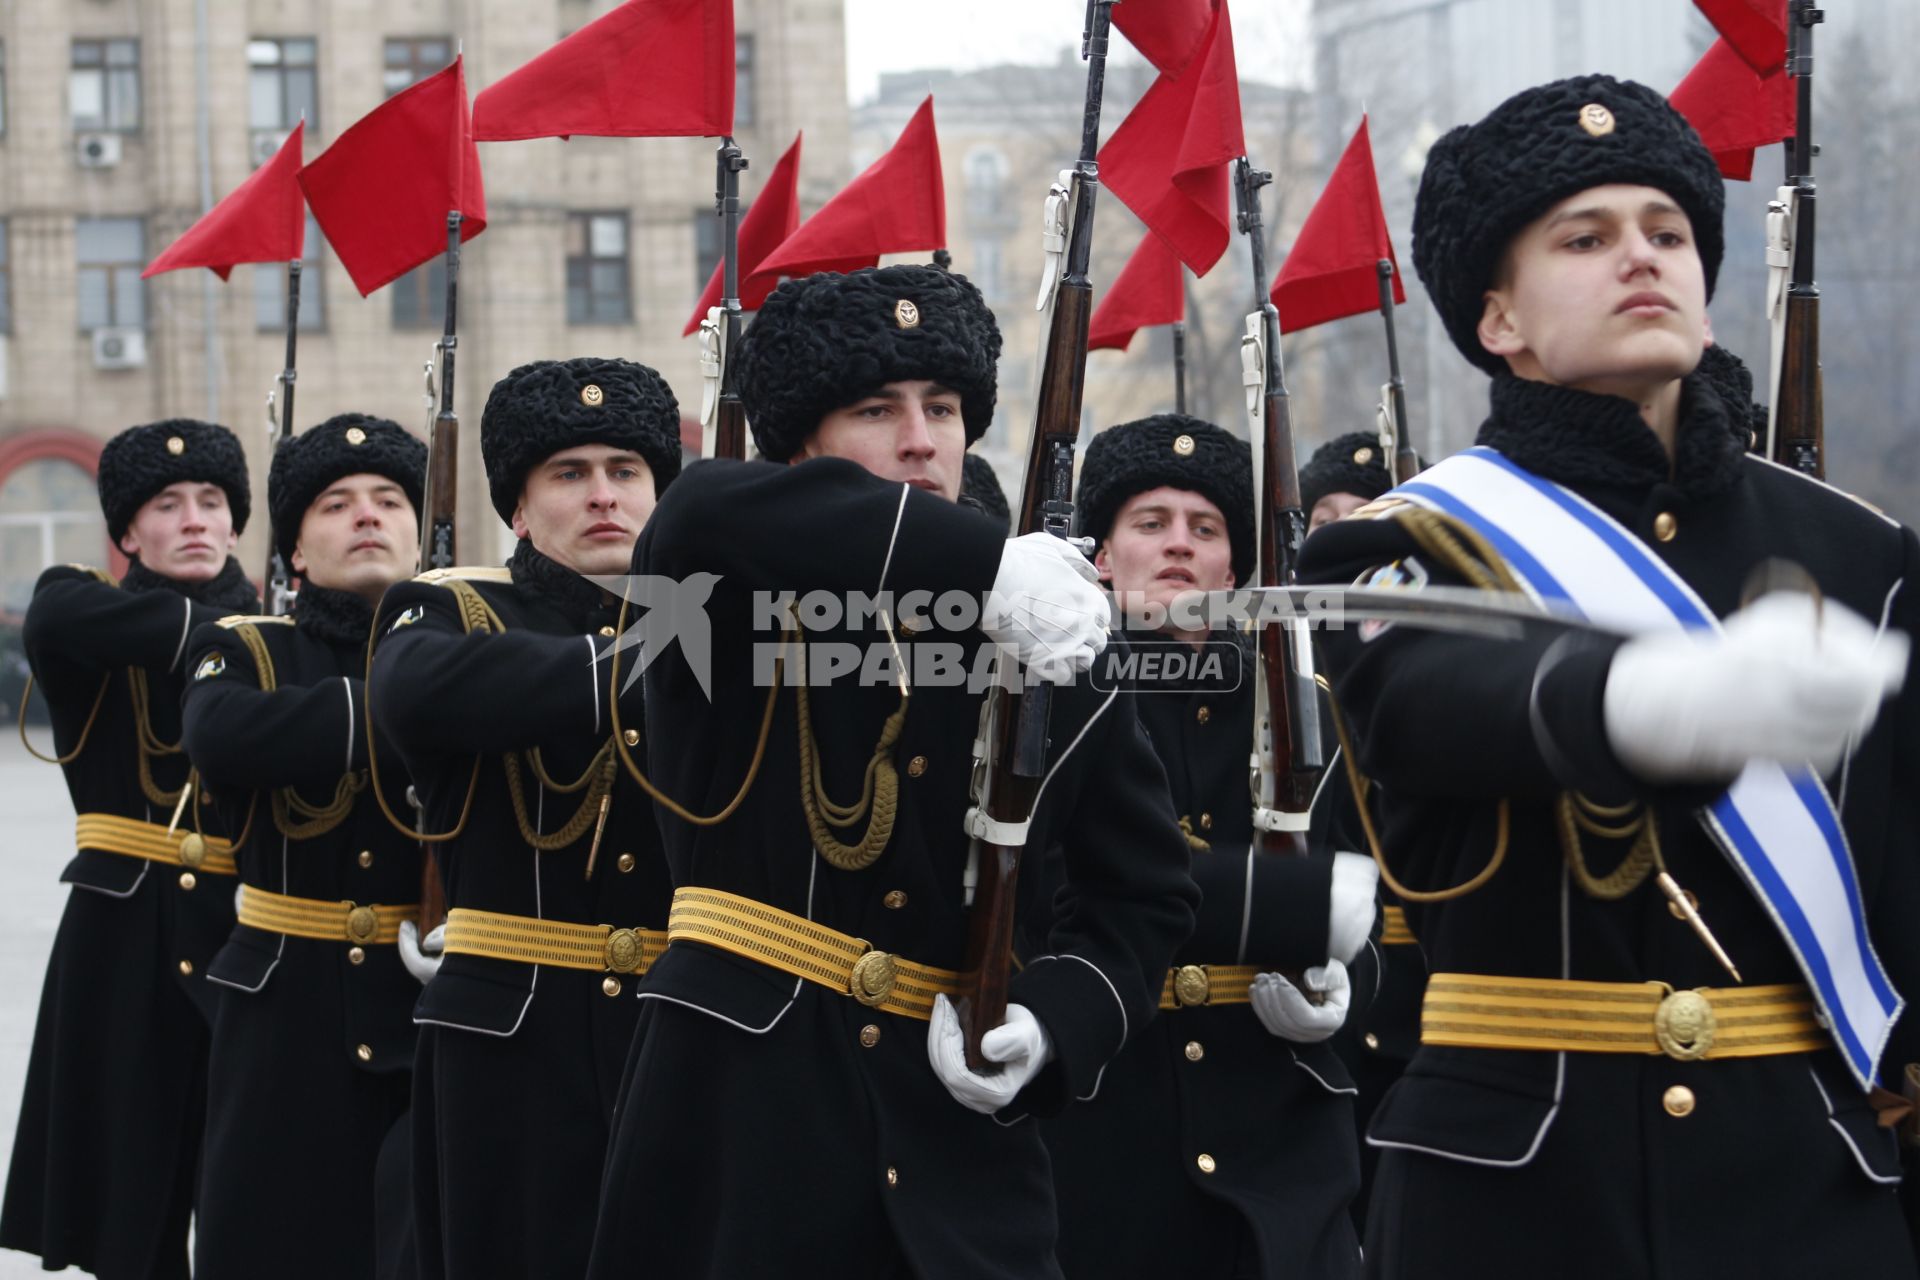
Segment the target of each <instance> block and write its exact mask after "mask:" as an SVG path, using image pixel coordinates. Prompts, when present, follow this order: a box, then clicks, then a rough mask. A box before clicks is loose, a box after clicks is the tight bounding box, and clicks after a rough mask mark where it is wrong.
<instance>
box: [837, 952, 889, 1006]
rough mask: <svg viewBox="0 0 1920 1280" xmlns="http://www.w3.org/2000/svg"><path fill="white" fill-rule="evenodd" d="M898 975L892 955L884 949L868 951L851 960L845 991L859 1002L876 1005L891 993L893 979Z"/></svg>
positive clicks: (882, 1002) (884, 1001)
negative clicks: (851, 964) (851, 970)
mask: <svg viewBox="0 0 1920 1280" xmlns="http://www.w3.org/2000/svg"><path fill="white" fill-rule="evenodd" d="M899 976H900V966H899V964H898V963H896V962H895V960H894V958H893V957H892V956H890V955H888V954H887V953H886V952H884V951H869V952H867V954H865V955H863V956H861V957H860V958H859V959H858V960H855V961H854V962H853V973H852V974H850V975H849V976H848V978H847V992H848V994H850V995H851V996H852V997H853V998H854V999H855V1000H858V1001H859V1002H860V1003H861V1004H864V1005H867V1006H868V1007H869V1008H872V1007H877V1006H879V1005H882V1004H885V1003H886V1000H887V997H888V996H889V995H891V994H893V984H894V980H895V979H896V978H898V977H899Z"/></svg>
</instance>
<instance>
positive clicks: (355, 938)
mask: <svg viewBox="0 0 1920 1280" xmlns="http://www.w3.org/2000/svg"><path fill="white" fill-rule="evenodd" d="M379 932H380V916H379V913H378V912H376V911H374V909H373V908H372V907H354V908H352V909H351V910H350V911H348V912H347V941H348V942H372V941H373V936H374V935H375V934H376V933H379Z"/></svg>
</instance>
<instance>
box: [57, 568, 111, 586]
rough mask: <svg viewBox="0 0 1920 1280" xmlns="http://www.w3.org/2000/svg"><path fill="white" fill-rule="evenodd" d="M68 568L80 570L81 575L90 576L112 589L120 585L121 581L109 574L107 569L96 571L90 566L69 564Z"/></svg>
mask: <svg viewBox="0 0 1920 1280" xmlns="http://www.w3.org/2000/svg"><path fill="white" fill-rule="evenodd" d="M67 568H69V569H78V570H79V571H80V572H81V573H85V574H90V575H92V576H93V577H94V578H95V579H97V580H98V581H101V582H104V583H106V584H107V585H108V586H110V587H117V586H119V585H120V583H119V581H118V580H117V579H115V578H114V576H113V575H112V574H110V573H108V572H107V571H106V570H105V569H96V568H94V567H93V566H92V565H90V564H68V565H67Z"/></svg>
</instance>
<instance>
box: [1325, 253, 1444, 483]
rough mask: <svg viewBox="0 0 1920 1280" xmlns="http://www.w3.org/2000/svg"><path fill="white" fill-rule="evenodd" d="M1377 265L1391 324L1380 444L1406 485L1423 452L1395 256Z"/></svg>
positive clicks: (1390, 468) (1394, 475) (1396, 478)
mask: <svg viewBox="0 0 1920 1280" xmlns="http://www.w3.org/2000/svg"><path fill="white" fill-rule="evenodd" d="M1374 266H1375V270H1376V272H1377V274H1378V275H1379V277H1380V316H1381V318H1382V319H1383V320H1384V321H1385V322H1386V326H1387V384H1386V385H1385V386H1384V387H1382V388H1380V447H1381V449H1383V450H1385V452H1386V458H1385V462H1386V466H1387V476H1388V478H1389V479H1391V480H1392V481H1393V482H1394V483H1395V484H1405V483H1406V482H1407V481H1409V480H1411V479H1413V478H1414V477H1415V476H1417V475H1419V474H1420V455H1419V454H1418V453H1417V452H1415V451H1414V447H1413V440H1412V437H1411V435H1410V434H1409V432H1408V430H1407V383H1406V379H1404V378H1402V377H1401V376H1400V339H1399V336H1398V335H1397V334H1396V333H1395V331H1394V323H1393V276H1394V265H1393V259H1392V258H1382V259H1380V260H1379V262H1377V263H1375V264H1374ZM1307 514H1308V515H1312V514H1313V513H1312V512H1308V513H1307Z"/></svg>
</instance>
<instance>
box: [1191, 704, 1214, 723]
mask: <svg viewBox="0 0 1920 1280" xmlns="http://www.w3.org/2000/svg"><path fill="white" fill-rule="evenodd" d="M1193 718H1194V719H1195V720H1198V721H1199V722H1200V723H1201V724H1205V723H1206V722H1207V721H1209V720H1211V719H1213V708H1212V707H1208V706H1202V707H1201V708H1200V709H1199V710H1198V711H1196V712H1194V713H1193Z"/></svg>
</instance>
